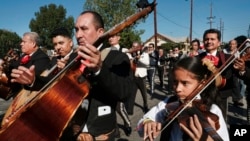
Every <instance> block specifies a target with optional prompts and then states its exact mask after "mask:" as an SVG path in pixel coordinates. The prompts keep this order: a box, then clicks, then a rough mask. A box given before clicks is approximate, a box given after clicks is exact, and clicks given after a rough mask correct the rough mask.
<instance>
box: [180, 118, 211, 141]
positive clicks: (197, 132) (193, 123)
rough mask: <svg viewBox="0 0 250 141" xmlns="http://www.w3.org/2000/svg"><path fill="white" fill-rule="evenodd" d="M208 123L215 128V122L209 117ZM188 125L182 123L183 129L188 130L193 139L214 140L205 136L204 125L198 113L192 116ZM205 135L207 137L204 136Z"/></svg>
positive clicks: (197, 140)
mask: <svg viewBox="0 0 250 141" xmlns="http://www.w3.org/2000/svg"><path fill="white" fill-rule="evenodd" d="M207 120H208V123H209V124H210V125H211V126H212V127H213V128H214V129H215V122H214V121H213V120H212V119H210V118H209V117H207ZM187 126H188V127H186V126H185V125H184V124H182V123H180V127H181V129H182V130H183V131H184V132H186V133H187V134H188V135H189V136H190V138H192V140H193V141H201V140H202V141H213V139H212V137H210V136H209V135H208V136H204V133H203V127H202V125H201V123H200V121H199V119H198V116H197V115H194V116H190V118H189V125H187ZM204 137H205V138H204Z"/></svg>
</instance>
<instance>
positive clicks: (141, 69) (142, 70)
mask: <svg viewBox="0 0 250 141" xmlns="http://www.w3.org/2000/svg"><path fill="white" fill-rule="evenodd" d="M140 46H141V43H139V42H138V41H134V42H133V43H132V48H140ZM147 49H148V48H147V47H144V48H142V49H141V50H138V51H136V52H134V53H133V57H134V59H133V63H135V65H136V67H135V72H134V81H135V84H136V86H137V88H138V89H139V90H140V93H141V95H142V99H143V112H144V113H146V112H147V111H148V101H147V88H146V77H147V67H148V66H149V55H148V53H147ZM136 93H137V91H136V92H135V93H134V94H132V95H131V96H130V98H129V103H128V107H129V110H128V111H131V112H132V113H133V108H134V103H135V98H136Z"/></svg>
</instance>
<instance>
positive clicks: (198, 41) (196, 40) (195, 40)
mask: <svg viewBox="0 0 250 141" xmlns="http://www.w3.org/2000/svg"><path fill="white" fill-rule="evenodd" d="M195 42H196V43H197V44H198V47H199V48H200V40H198V39H194V40H193V41H191V44H193V43H195Z"/></svg>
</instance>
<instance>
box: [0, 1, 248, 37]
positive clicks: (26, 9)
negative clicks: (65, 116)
mask: <svg viewBox="0 0 250 141" xmlns="http://www.w3.org/2000/svg"><path fill="white" fill-rule="evenodd" d="M148 1H149V2H152V1H153V0H148ZM84 2H85V0H1V5H0V29H6V30H10V31H12V32H16V33H17V34H18V35H19V36H20V37H22V35H23V33H24V32H27V31H30V29H29V22H30V20H31V19H32V18H35V12H39V11H40V10H39V8H40V7H42V6H45V5H49V4H51V3H54V4H56V5H62V6H63V7H64V8H65V9H66V10H67V17H68V16H73V17H74V18H75V19H76V18H77V16H78V15H79V14H80V13H81V12H82V11H83V5H84ZM156 2H157V6H156V23H157V24H156V25H157V28H156V29H157V32H158V33H159V34H162V35H164V36H167V37H170V38H173V39H177V38H186V37H189V35H190V21H191V18H190V15H191V0H156ZM249 6H250V0H193V12H192V13H193V16H192V17H193V18H192V23H193V24H192V25H193V26H192V29H193V31H192V38H193V39H194V38H198V39H201V40H202V36H203V32H204V31H205V30H207V29H209V28H210V27H212V28H217V29H221V30H222V41H224V42H228V41H229V40H231V39H233V38H235V37H237V36H240V35H245V36H248V31H249V28H250V14H249V9H250V7H249ZM124 12H126V11H124ZM209 17H212V18H210V19H211V20H209ZM210 23H211V24H210ZM136 29H138V30H139V29H143V30H145V33H144V34H143V35H141V39H142V41H146V40H147V39H148V38H150V37H151V36H153V35H154V33H155V29H154V12H152V13H150V14H149V15H148V16H147V17H146V20H145V23H140V24H139V25H138V26H137V28H136Z"/></svg>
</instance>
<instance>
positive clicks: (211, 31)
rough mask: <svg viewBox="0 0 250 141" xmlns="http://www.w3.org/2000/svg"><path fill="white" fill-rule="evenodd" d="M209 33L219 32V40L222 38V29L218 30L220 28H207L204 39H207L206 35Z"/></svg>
mask: <svg viewBox="0 0 250 141" xmlns="http://www.w3.org/2000/svg"><path fill="white" fill-rule="evenodd" d="M209 33H215V34H217V38H218V40H219V41H220V40H221V32H220V30H218V29H213V28H211V29H208V30H206V31H205V32H204V34H203V40H205V37H206V35H207V34H209Z"/></svg>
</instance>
